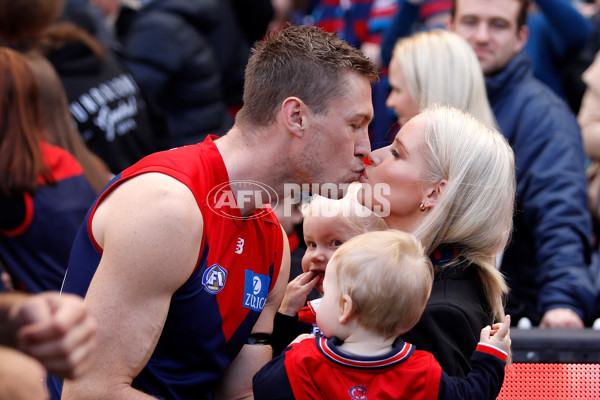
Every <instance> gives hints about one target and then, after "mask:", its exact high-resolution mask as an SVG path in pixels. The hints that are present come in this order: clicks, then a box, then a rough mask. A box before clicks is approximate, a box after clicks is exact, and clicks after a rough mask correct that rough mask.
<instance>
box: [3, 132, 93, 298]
mask: <svg viewBox="0 0 600 400" xmlns="http://www.w3.org/2000/svg"><path fill="white" fill-rule="evenodd" d="M40 149H41V151H42V158H43V162H44V165H45V166H46V167H48V169H49V171H50V174H51V176H52V180H53V182H52V183H47V182H46V181H45V180H44V179H42V178H41V177H40V179H39V186H38V187H37V190H36V193H35V195H34V196H31V195H29V194H24V201H25V218H24V220H23V222H22V223H21V224H20V225H19V226H17V227H15V228H14V229H11V230H8V231H6V230H0V260H1V261H2V264H3V265H4V267H5V268H6V271H7V272H8V273H9V275H10V276H11V279H12V281H13V284H14V285H15V288H16V289H19V290H23V291H26V292H31V293H39V292H42V291H46V290H60V286H61V284H62V280H63V276H64V274H65V270H66V269H67V265H68V262H69V253H70V252H71V246H72V244H73V240H74V239H75V235H76V234H77V231H78V229H79V226H80V225H81V223H82V222H83V220H84V218H85V215H86V212H87V210H88V208H89V207H90V205H92V203H93V202H94V198H95V197H96V193H95V192H94V190H93V189H92V187H91V185H90V183H89V181H88V180H87V178H86V177H85V175H84V174H83V169H82V168H81V166H80V165H79V163H78V162H77V160H75V158H74V157H73V156H72V155H71V154H69V153H68V152H66V151H65V150H63V149H61V148H59V147H56V146H52V145H50V144H47V143H45V142H40Z"/></svg>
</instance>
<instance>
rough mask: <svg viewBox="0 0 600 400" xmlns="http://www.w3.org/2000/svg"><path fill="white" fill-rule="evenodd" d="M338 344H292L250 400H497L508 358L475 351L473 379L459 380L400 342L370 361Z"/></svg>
mask: <svg viewBox="0 0 600 400" xmlns="http://www.w3.org/2000/svg"><path fill="white" fill-rule="evenodd" d="M341 344H342V342H341V341H340V340H339V339H337V338H335V337H334V338H330V339H325V338H322V337H317V338H315V339H306V340H303V341H301V342H300V343H295V344H293V345H291V346H290V347H288V349H287V350H286V351H285V352H284V353H282V354H281V355H280V356H278V357H276V358H274V359H273V360H271V361H270V362H269V363H267V365H265V366H264V367H263V368H262V369H261V370H260V371H259V372H258V373H257V374H256V375H255V376H254V381H253V389H254V399H255V400H276V399H277V400H284V399H297V400H309V399H310V400H316V399H348V400H367V399H411V400H426V399H429V400H437V399H488V398H489V399H495V398H496V396H497V395H498V393H499V392H500V388H501V386H502V382H503V381H504V366H505V360H506V355H505V354H503V353H502V352H500V351H498V350H497V349H495V348H493V347H490V346H485V345H481V346H480V347H478V349H477V350H479V351H476V352H475V354H474V356H473V359H472V362H473V364H474V369H473V371H472V372H471V374H469V376H468V377H467V378H457V377H450V376H448V375H447V374H446V373H445V372H443V371H442V368H441V367H440V365H439V364H438V362H437V361H436V360H435V358H434V357H433V355H432V354H431V353H428V352H425V351H420V350H415V347H414V346H413V345H411V344H409V343H406V342H404V341H402V340H401V339H397V340H396V341H395V342H394V345H393V347H392V349H391V350H390V351H389V352H387V353H385V354H382V355H378V356H370V357H366V356H357V355H352V354H349V353H347V352H345V351H344V350H342V349H341V348H340V347H339V346H340V345H341Z"/></svg>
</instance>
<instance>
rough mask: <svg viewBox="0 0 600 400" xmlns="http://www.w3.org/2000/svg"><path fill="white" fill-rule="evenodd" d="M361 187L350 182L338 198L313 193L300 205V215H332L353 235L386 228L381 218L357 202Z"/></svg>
mask: <svg viewBox="0 0 600 400" xmlns="http://www.w3.org/2000/svg"><path fill="white" fill-rule="evenodd" d="M361 187H362V185H361V184H360V183H352V184H350V185H349V187H348V192H347V193H346V195H345V196H344V197H343V198H341V199H339V200H335V199H329V198H327V197H324V196H320V195H317V194H315V195H313V196H312V197H310V198H309V199H308V201H306V202H305V203H304V204H303V205H302V216H303V217H304V218H306V217H319V216H322V217H334V218H336V219H338V220H339V221H340V222H341V223H342V224H344V226H346V227H348V229H349V232H350V233H352V234H353V235H360V234H361V233H366V232H371V231H381V230H385V229H387V228H388V227H387V225H386V223H385V222H384V220H383V218H381V217H380V216H378V215H377V214H375V213H374V212H373V211H372V210H370V209H368V208H367V207H365V206H363V205H362V204H360V203H359V202H358V200H357V195H358V191H359V190H360V188H361Z"/></svg>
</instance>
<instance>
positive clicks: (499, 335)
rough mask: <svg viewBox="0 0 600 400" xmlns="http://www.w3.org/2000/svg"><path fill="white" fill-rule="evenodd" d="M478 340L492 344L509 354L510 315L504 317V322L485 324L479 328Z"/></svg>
mask: <svg viewBox="0 0 600 400" xmlns="http://www.w3.org/2000/svg"><path fill="white" fill-rule="evenodd" d="M480 342H481V343H485V344H488V345H490V346H494V347H496V348H498V349H500V350H502V351H504V352H505V353H506V354H510V343H511V341H510V315H507V316H505V317H504V323H497V324H494V325H492V326H489V325H488V326H486V327H485V328H483V329H482V330H481V337H480Z"/></svg>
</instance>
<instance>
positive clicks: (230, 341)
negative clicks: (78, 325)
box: [63, 138, 283, 399]
mask: <svg viewBox="0 0 600 400" xmlns="http://www.w3.org/2000/svg"><path fill="white" fill-rule="evenodd" d="M147 172H160V173H164V174H166V175H169V176H171V177H173V178H175V179H177V180H179V181H181V182H182V183H184V184H185V185H186V186H188V187H189V189H190V190H191V191H192V193H193V194H194V196H195V198H196V201H197V204H198V207H199V208H200V211H201V212H202V217H203V220H204V233H203V238H202V244H201V251H200V254H199V255H198V263H197V267H196V269H195V270H194V272H193V273H192V275H191V276H190V277H189V279H188V280H187V281H186V282H185V283H184V284H183V286H181V287H180V288H179V289H178V290H177V291H176V292H175V293H174V295H173V297H172V299H171V303H170V308H169V312H168V315H167V319H166V321H165V324H164V328H163V331H162V334H161V336H160V339H159V341H158V344H157V346H156V348H155V350H154V353H153V354H152V357H151V358H150V360H149V361H148V363H147V365H146V366H145V368H144V369H143V370H142V372H141V373H140V374H139V375H138V376H137V377H136V378H135V379H134V381H133V383H132V386H133V387H134V388H137V389H139V390H141V391H143V392H145V393H148V394H152V395H154V396H157V397H159V398H167V399H191V398H194V399H203V398H207V399H209V398H211V397H212V395H211V392H212V391H213V389H214V386H215V384H216V381H217V380H218V379H219V378H220V377H221V376H222V374H223V372H224V370H225V369H226V368H227V367H228V366H229V364H230V363H231V362H232V361H233V359H234V358H235V356H236V355H237V354H238V352H239V351H240V349H241V348H242V346H243V345H244V344H245V343H246V340H247V338H248V335H249V334H250V332H251V330H252V327H253V326H254V323H255V322H256V320H257V319H258V317H259V315H260V312H261V311H262V309H263V307H264V305H265V301H266V299H267V295H268V293H269V292H270V290H271V289H272V287H273V286H274V284H275V282H276V280H277V276H278V273H279V267H280V264H281V257H282V251H283V242H282V233H281V229H280V227H279V223H278V222H277V219H276V218H275V216H274V215H273V213H272V212H271V211H270V208H267V209H258V210H256V211H255V213H254V214H252V215H250V216H249V217H246V218H245V219H242V218H241V215H240V213H239V210H237V209H236V208H235V207H230V206H229V205H228V204H229V202H228V201H227V199H228V198H230V196H231V189H230V187H229V178H228V175H227V171H226V169H225V164H224V163H223V159H222V158H221V155H220V154H219V152H218V149H217V147H216V146H215V144H214V143H213V140H212V138H207V139H206V140H205V141H204V142H202V143H200V144H197V145H191V146H185V147H181V148H176V149H173V150H169V151H165V152H160V153H155V154H152V155H150V156H147V157H146V158H144V159H142V160H140V161H139V162H138V163H136V164H134V165H133V166H132V167H130V168H128V169H126V170H125V171H123V172H122V173H121V174H120V175H118V176H117V177H115V179H114V180H113V181H112V182H111V184H110V185H109V186H108V188H107V189H106V190H105V191H104V192H103V193H102V194H101V195H100V197H99V199H98V200H97V202H96V204H95V205H94V206H93V207H92V209H91V210H90V211H89V213H88V216H87V217H86V221H85V224H84V225H83V226H82V228H81V230H80V232H79V234H78V236H77V238H76V241H75V244H74V246H73V251H72V253H71V260H70V263H69V269H68V271H67V274H66V276H65V282H64V289H63V290H64V291H66V292H74V293H78V294H80V295H85V293H86V291H87V288H88V285H89V283H90V281H91V279H92V276H93V274H94V272H95V270H96V268H97V266H98V263H99V261H100V257H101V255H102V249H101V248H100V247H99V246H98V244H97V243H96V242H95V240H94V238H93V236H92V231H91V221H92V218H93V215H94V212H95V210H96V207H97V205H98V203H99V202H101V201H102V199H103V198H104V197H105V196H106V195H107V194H108V193H110V192H111V191H112V190H113V189H114V188H115V187H116V186H118V185H119V184H120V183H122V182H123V181H125V180H127V179H130V178H132V177H135V176H138V175H140V174H144V173H147ZM215 194H217V195H215ZM219 194H220V195H219ZM223 196H224V197H223ZM122 334H127V332H123V333H122Z"/></svg>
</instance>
